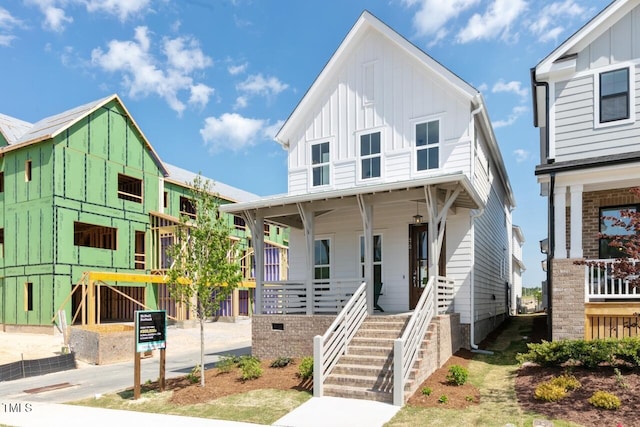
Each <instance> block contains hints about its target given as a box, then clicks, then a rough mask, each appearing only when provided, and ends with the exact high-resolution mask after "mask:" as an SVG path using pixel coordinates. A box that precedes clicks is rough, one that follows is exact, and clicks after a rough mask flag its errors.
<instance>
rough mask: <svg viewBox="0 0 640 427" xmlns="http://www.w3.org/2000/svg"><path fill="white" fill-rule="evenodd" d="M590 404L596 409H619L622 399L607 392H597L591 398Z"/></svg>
mask: <svg viewBox="0 0 640 427" xmlns="http://www.w3.org/2000/svg"><path fill="white" fill-rule="evenodd" d="M589 403H590V404H592V405H593V406H595V407H596V408H602V409H618V408H619V407H620V399H618V396H616V395H615V394H612V393H607V392H606V391H596V392H595V393H593V396H591V397H590V398H589Z"/></svg>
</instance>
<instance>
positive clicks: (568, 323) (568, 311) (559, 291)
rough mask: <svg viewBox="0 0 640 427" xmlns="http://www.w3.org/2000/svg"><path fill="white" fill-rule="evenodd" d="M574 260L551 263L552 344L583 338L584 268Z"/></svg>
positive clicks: (558, 260)
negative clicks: (558, 341) (553, 342)
mask: <svg viewBox="0 0 640 427" xmlns="http://www.w3.org/2000/svg"><path fill="white" fill-rule="evenodd" d="M574 261H576V260H575V259H553V260H552V262H551V263H552V269H553V270H552V274H553V277H552V280H553V294H552V304H553V305H552V313H551V320H552V325H553V331H552V337H551V339H552V340H553V341H557V340H562V339H583V338H584V316H585V314H584V266H583V265H575V264H574Z"/></svg>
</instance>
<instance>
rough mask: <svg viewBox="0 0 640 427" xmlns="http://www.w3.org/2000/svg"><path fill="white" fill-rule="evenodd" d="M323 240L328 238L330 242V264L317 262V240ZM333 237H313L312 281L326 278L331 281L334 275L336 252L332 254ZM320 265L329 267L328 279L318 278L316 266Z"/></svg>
mask: <svg viewBox="0 0 640 427" xmlns="http://www.w3.org/2000/svg"><path fill="white" fill-rule="evenodd" d="M322 240H327V241H328V242H329V264H316V242H319V241H322ZM333 250H334V249H333V238H332V236H315V238H314V239H313V274H312V278H311V280H312V282H313V283H316V281H320V280H323V281H324V280H326V281H329V282H330V281H331V279H332V277H333V274H332V273H333V257H334V255H335V254H332V252H333ZM318 266H320V267H328V268H329V277H328V278H327V279H316V268H317V267H318Z"/></svg>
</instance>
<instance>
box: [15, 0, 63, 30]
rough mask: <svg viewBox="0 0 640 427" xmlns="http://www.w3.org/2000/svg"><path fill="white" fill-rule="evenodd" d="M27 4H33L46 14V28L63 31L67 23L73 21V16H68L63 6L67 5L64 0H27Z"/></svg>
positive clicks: (44, 25) (44, 23) (43, 24)
mask: <svg viewBox="0 0 640 427" xmlns="http://www.w3.org/2000/svg"><path fill="white" fill-rule="evenodd" d="M25 3H27V4H32V5H34V6H37V7H38V9H40V12H42V14H43V15H44V22H43V23H42V26H43V27H44V28H45V29H48V30H51V31H55V32H57V33H61V32H63V31H64V28H65V25H66V24H70V23H72V22H73V18H72V17H71V16H67V13H66V12H65V10H64V9H63V8H62V7H61V6H64V5H66V2H65V1H62V0H27V1H25Z"/></svg>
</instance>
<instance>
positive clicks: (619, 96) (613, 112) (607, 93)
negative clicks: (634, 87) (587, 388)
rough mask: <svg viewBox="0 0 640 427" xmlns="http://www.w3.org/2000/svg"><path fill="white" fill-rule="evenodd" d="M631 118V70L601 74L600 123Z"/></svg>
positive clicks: (624, 69)
mask: <svg viewBox="0 0 640 427" xmlns="http://www.w3.org/2000/svg"><path fill="white" fill-rule="evenodd" d="M628 118H629V69H628V68H623V69H621V70H614V71H608V72H606V73H602V74H600V123H606V122H613V121H616V120H625V119H628Z"/></svg>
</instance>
